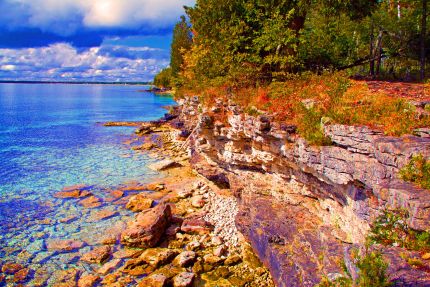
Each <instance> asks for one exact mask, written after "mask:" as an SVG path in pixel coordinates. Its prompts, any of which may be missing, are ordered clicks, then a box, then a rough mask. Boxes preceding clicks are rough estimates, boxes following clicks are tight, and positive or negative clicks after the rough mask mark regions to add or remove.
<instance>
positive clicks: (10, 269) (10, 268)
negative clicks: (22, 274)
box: [1, 262, 24, 274]
mask: <svg viewBox="0 0 430 287" xmlns="http://www.w3.org/2000/svg"><path fill="white" fill-rule="evenodd" d="M23 268H24V267H23V266H22V265H21V264H18V263H10V262H9V263H5V264H4V265H3V266H2V268H1V271H2V272H3V273H5V274H15V273H16V272H18V271H19V270H21V269H23Z"/></svg>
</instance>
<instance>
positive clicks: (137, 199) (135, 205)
mask: <svg viewBox="0 0 430 287" xmlns="http://www.w3.org/2000/svg"><path fill="white" fill-rule="evenodd" d="M153 202H154V200H152V199H151V198H148V197H146V195H145V194H136V195H133V196H132V197H130V199H129V200H128V203H127V205H126V206H125V207H126V208H128V209H130V210H131V211H133V212H140V211H143V210H145V209H148V208H151V206H152V204H153Z"/></svg>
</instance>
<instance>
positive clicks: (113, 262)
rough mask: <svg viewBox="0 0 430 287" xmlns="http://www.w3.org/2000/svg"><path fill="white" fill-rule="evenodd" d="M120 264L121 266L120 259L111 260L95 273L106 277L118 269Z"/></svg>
mask: <svg viewBox="0 0 430 287" xmlns="http://www.w3.org/2000/svg"><path fill="white" fill-rule="evenodd" d="M120 264H121V259H112V260H111V261H109V262H107V263H105V264H104V265H103V266H102V267H101V268H99V270H97V273H100V274H102V275H106V274H108V273H109V272H111V271H112V270H114V269H116V268H118V266H119V265H120Z"/></svg>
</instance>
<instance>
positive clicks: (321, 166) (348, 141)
mask: <svg viewBox="0 0 430 287" xmlns="http://www.w3.org/2000/svg"><path fill="white" fill-rule="evenodd" d="M180 105H181V109H182V112H181V114H180V117H179V118H180V119H181V120H182V121H183V124H182V125H181V126H182V128H183V129H184V130H185V131H183V132H181V133H187V134H191V136H190V138H189V141H190V148H191V154H192V159H191V163H192V165H193V167H194V168H195V170H196V171H198V172H199V173H200V174H201V175H203V176H205V177H206V178H208V179H210V180H212V181H213V182H214V183H216V184H217V185H219V186H221V187H229V188H231V189H232V191H233V192H234V194H235V196H236V198H237V202H238V210H239V211H238V214H237V217H236V225H237V227H238V228H239V229H240V230H241V231H242V233H243V234H244V235H245V236H246V237H247V238H248V239H249V240H250V242H251V244H252V246H253V248H254V249H255V251H256V252H257V253H258V254H259V255H260V258H261V259H262V260H263V261H264V262H265V264H266V266H268V267H269V269H270V270H271V273H272V276H273V277H274V280H275V281H276V282H277V284H278V286H314V285H315V284H317V283H318V282H319V281H320V280H321V276H322V275H327V276H328V275H330V276H332V275H333V276H336V274H337V273H339V272H341V270H340V267H339V262H341V261H342V260H345V258H344V254H345V250H347V248H348V246H349V245H350V244H362V243H364V240H365V238H366V235H367V233H368V230H369V228H370V223H371V222H373V220H374V219H375V218H376V217H377V216H378V215H379V214H380V213H381V211H383V210H386V209H397V208H402V209H406V210H407V211H408V212H409V215H410V219H409V222H408V224H409V226H410V227H411V228H413V229H417V230H428V229H430V192H429V191H428V190H423V189H419V188H417V187H415V186H413V185H412V184H409V183H406V182H403V181H401V180H400V179H399V177H398V173H399V170H400V169H401V168H402V167H403V166H404V165H405V164H406V163H407V162H408V161H409V160H410V159H411V157H412V156H413V155H414V154H423V155H424V156H430V138H428V137H418V136H404V137H400V138H396V137H389V136H385V135H383V134H382V133H381V132H379V131H376V130H372V129H370V128H368V127H356V126H345V125H337V124H328V125H326V126H324V132H325V134H326V136H327V137H329V138H330V139H331V141H332V145H330V146H322V147H317V146H311V145H309V144H308V143H307V142H306V141H305V140H304V139H303V138H301V137H300V136H299V135H298V134H297V133H296V127H294V126H292V125H288V124H284V123H279V122H276V121H274V120H273V119H272V118H271V117H270V116H267V115H260V116H250V115H247V114H245V113H244V112H243V111H242V109H241V108H240V107H238V106H236V105H234V104H229V103H225V102H221V101H218V102H217V103H216V105H215V106H214V107H206V108H205V107H203V106H201V105H200V104H199V101H198V98H196V97H194V98H189V99H185V100H182V101H181V102H180ZM198 111H202V112H201V113H199V112H198ZM397 267H398V268H400V269H401V268H402V267H401V266H400V267H399V266H397ZM397 267H396V266H394V267H392V269H393V268H394V269H395V268H397ZM391 272H392V273H393V274H394V273H395V274H398V272H397V273H396V272H394V271H392V270H391ZM405 278H406V277H405ZM405 278H400V277H399V278H395V279H396V280H406V281H407V278H406V279H405ZM406 281H404V282H406ZM399 282H400V281H399ZM427 283H430V281H428V282H427ZM417 286H418V285H417ZM423 286H424V285H423Z"/></svg>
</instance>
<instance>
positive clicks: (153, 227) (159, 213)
mask: <svg viewBox="0 0 430 287" xmlns="http://www.w3.org/2000/svg"><path fill="white" fill-rule="evenodd" d="M171 216H172V212H171V208H170V205H168V204H164V203H163V204H159V205H157V206H156V207H154V208H152V209H149V210H148V211H146V212H141V213H139V214H138V215H137V217H136V220H135V221H133V222H132V223H131V224H130V226H129V227H128V228H127V229H126V230H125V231H123V232H122V234H121V243H122V244H124V245H127V246H132V247H141V248H148V247H154V246H155V245H156V244H157V243H158V242H159V241H160V238H161V236H162V235H163V234H164V231H165V230H166V228H167V226H168V224H169V221H170V218H171Z"/></svg>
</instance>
